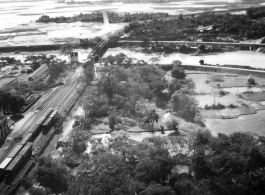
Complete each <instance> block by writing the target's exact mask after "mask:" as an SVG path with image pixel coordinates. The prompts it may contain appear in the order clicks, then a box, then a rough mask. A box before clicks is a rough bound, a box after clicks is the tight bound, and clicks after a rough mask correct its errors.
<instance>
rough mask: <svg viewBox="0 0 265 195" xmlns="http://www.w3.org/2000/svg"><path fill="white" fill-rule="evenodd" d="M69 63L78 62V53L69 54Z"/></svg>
mask: <svg viewBox="0 0 265 195" xmlns="http://www.w3.org/2000/svg"><path fill="white" fill-rule="evenodd" d="M70 61H71V63H74V62H79V61H78V52H72V53H71V54H70Z"/></svg>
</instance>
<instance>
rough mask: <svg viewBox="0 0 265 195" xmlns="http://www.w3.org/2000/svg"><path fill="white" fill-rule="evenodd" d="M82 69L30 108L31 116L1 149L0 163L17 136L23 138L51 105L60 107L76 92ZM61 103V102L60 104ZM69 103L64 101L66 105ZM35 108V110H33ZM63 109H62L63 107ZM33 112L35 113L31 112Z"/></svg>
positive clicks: (13, 132)
mask: <svg viewBox="0 0 265 195" xmlns="http://www.w3.org/2000/svg"><path fill="white" fill-rule="evenodd" d="M80 72H81V70H80V69H79V70H77V71H76V72H74V74H72V75H70V76H68V77H67V78H66V79H65V80H64V81H65V84H64V85H62V86H58V87H57V88H56V89H54V90H53V91H52V93H51V94H50V95H49V96H48V97H46V98H45V99H44V100H43V101H41V102H39V103H38V102H36V103H37V105H36V103H35V105H33V107H32V108H31V109H30V111H29V113H28V114H31V116H30V117H29V118H28V119H27V120H26V121H25V122H24V123H23V124H22V125H21V126H20V127H19V128H17V129H14V130H12V131H11V132H10V133H9V136H8V138H7V141H6V142H5V144H4V145H3V146H2V147H1V149H0V163H1V162H3V160H4V159H5V158H6V156H7V154H8V153H9V152H10V151H11V150H12V148H13V147H14V146H15V145H16V143H17V142H18V140H17V139H16V138H23V136H24V135H25V134H26V133H27V132H28V131H29V130H30V128H31V127H32V126H33V125H34V124H35V123H36V122H38V121H39V120H41V116H42V115H43V114H44V113H45V112H46V111H47V110H48V109H49V108H51V107H55V106H57V107H58V108H60V106H61V105H60V104H61V103H62V102H63V101H64V102H65V101H66V99H67V96H69V95H70V94H71V93H74V92H75V90H76V88H77V86H76V83H75V82H73V81H75V80H76V79H77V78H78V77H79V75H80ZM59 103H60V104H59ZM65 104H67V102H66V103H64V105H65ZM32 110H35V111H32ZM61 110H62V109H61ZM30 112H33V113H34V114H32V113H30Z"/></svg>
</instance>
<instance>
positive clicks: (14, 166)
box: [5, 155, 23, 176]
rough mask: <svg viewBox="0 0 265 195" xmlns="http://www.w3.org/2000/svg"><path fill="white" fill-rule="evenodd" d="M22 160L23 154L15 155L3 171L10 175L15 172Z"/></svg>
mask: <svg viewBox="0 0 265 195" xmlns="http://www.w3.org/2000/svg"><path fill="white" fill-rule="evenodd" d="M22 162H23V156H21V155H17V156H16V157H15V158H14V159H13V160H12V161H11V163H10V164H9V165H8V166H7V168H6V169H5V173H6V174H7V175H8V176H12V175H13V174H14V173H16V172H17V170H18V168H19V167H20V165H21V164H22Z"/></svg>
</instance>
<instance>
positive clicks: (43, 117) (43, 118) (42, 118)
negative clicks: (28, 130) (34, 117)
mask: <svg viewBox="0 0 265 195" xmlns="http://www.w3.org/2000/svg"><path fill="white" fill-rule="evenodd" d="M46 118H47V116H44V115H42V116H41V118H40V119H39V120H38V121H37V122H36V123H35V124H36V125H41V124H42V123H43V122H44V121H45V120H46Z"/></svg>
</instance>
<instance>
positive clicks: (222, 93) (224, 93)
mask: <svg viewBox="0 0 265 195" xmlns="http://www.w3.org/2000/svg"><path fill="white" fill-rule="evenodd" d="M227 94H229V92H228V91H224V90H223V89H221V90H220V91H219V95H221V96H225V95H227Z"/></svg>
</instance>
